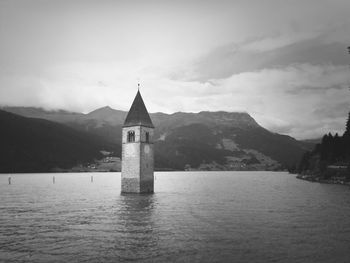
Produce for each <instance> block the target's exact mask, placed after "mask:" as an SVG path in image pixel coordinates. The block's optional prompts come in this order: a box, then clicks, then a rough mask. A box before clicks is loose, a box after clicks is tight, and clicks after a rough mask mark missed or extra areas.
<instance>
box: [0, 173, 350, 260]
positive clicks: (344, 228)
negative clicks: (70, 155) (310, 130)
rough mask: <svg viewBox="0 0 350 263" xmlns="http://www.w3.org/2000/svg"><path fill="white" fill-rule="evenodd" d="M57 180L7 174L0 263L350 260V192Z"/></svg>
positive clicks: (228, 178)
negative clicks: (128, 191)
mask: <svg viewBox="0 0 350 263" xmlns="http://www.w3.org/2000/svg"><path fill="white" fill-rule="evenodd" d="M91 175H93V176H94V178H93V179H94V181H93V183H92V182H91V181H90V177H91ZM52 176H53V175H52V174H18V175H12V184H11V185H8V181H7V180H8V179H7V178H8V176H7V175H0V198H1V199H0V261H1V262H124V261H134V262H138V261H140V262H350V189H349V187H346V186H339V185H322V184H317V183H310V182H306V181H300V180H297V179H295V177H294V176H293V175H288V174H286V173H271V172H173V173H156V181H155V191H156V193H155V194H153V195H120V173H98V174H91V173H90V174H85V173H83V174H55V179H56V180H55V181H56V182H55V184H53V182H52Z"/></svg>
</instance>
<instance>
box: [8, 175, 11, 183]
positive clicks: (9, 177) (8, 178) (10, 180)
mask: <svg viewBox="0 0 350 263" xmlns="http://www.w3.org/2000/svg"><path fill="white" fill-rule="evenodd" d="M8 180H9V184H11V176H9V178H8Z"/></svg>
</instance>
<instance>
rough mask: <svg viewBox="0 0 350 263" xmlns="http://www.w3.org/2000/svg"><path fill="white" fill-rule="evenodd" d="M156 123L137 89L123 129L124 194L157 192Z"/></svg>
mask: <svg viewBox="0 0 350 263" xmlns="http://www.w3.org/2000/svg"><path fill="white" fill-rule="evenodd" d="M153 132H154V126H153V123H152V120H151V118H150V116H149V114H148V112H147V109H146V106H145V104H144V102H143V99H142V97H141V94H140V91H139V90H138V91H137V94H136V97H135V99H134V102H133V103H132V106H131V108H130V110H129V112H128V115H127V117H126V119H125V122H124V125H123V131H122V133H123V134H122V169H121V170H122V175H121V191H122V193H153V191H154V175H153V170H154V167H153V166H154V152H153V151H154V149H153V147H154V146H153Z"/></svg>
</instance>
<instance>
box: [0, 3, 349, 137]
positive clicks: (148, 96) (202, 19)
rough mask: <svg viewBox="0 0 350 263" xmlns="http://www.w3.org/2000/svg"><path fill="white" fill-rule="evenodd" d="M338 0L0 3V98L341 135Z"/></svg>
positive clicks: (343, 70) (341, 7)
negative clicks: (237, 116)
mask: <svg viewBox="0 0 350 263" xmlns="http://www.w3.org/2000/svg"><path fill="white" fill-rule="evenodd" d="M349 10H350V1H348V0H303V1H301V0H264V1H261V0H252V1H250V0H244V1H243V0H242V1H241V0H237V1H236V0H231V1H220V0H215V1H205V0H202V1H191V0H186V1H183V0H177V1H168V0H162V1H150V0H142V1H141V0H140V1H134V0H128V1H118V0H96V1H91V0H84V1H83V0H22V1H20V0H0V105H3V106H34V107H43V108H45V109H49V110H55V109H64V110H69V111H76V112H84V113H87V112H90V111H92V110H95V109H97V108H99V107H104V106H107V105H109V106H110V107H112V108H114V109H120V110H128V109H129V107H130V105H131V103H132V101H133V98H134V96H135V95H136V92H137V83H138V82H139V83H140V84H141V94H142V96H143V98H144V101H145V103H146V106H147V108H148V111H149V112H165V113H173V112H177V111H183V112H200V111H221V110H222V111H243V112H248V113H249V114H250V115H251V116H252V117H253V118H255V119H256V121H257V122H258V123H259V124H260V125H262V126H263V127H265V128H267V129H269V130H271V131H273V132H277V133H282V134H287V135H290V136H293V137H295V138H297V139H309V138H317V137H321V136H322V135H323V134H325V133H328V132H333V133H335V132H338V133H340V134H342V133H343V132H344V128H345V122H346V119H347V115H348V112H349V111H350V90H349V86H350V67H349V64H350V55H349V54H348V53H347V46H350V15H349Z"/></svg>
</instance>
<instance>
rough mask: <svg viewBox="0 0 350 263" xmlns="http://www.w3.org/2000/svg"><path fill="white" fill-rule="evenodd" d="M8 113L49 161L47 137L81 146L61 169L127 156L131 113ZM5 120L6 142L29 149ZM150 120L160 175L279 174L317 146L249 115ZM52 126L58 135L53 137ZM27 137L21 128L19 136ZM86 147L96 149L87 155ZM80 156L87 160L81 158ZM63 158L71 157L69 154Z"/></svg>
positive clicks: (205, 113) (21, 110)
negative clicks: (124, 139) (32, 131)
mask: <svg viewBox="0 0 350 263" xmlns="http://www.w3.org/2000/svg"><path fill="white" fill-rule="evenodd" d="M2 111H3V112H2V113H3V114H4V111H6V112H10V113H12V115H11V118H15V117H14V116H18V117H16V118H17V119H16V122H18V123H22V124H23V125H24V126H26V125H27V126H28V123H33V125H36V127H37V131H36V132H37V133H36V136H37V137H36V138H37V142H36V143H35V145H36V146H35V147H37V148H36V149H35V151H36V152H42V155H43V156H46V155H50V156H51V155H52V153H53V152H55V149H54V148H52V145H51V146H50V147H49V146H48V147H47V148H45V147H42V145H41V143H40V138H41V137H42V136H44V137H45V136H46V137H47V136H51V137H52V136H56V137H52V138H51V137H49V138H46V141H47V142H49V141H50V140H54V141H57V140H58V141H60V140H63V141H64V140H70V141H71V142H72V141H74V142H75V141H77V142H80V144H79V145H80V146H77V145H74V148H75V149H77V152H76V154H77V155H75V156H71V155H69V154H67V155H66V157H67V158H64V159H65V161H64V162H58V163H54V165H55V166H58V167H68V166H72V165H73V164H75V165H76V164H79V163H82V162H88V161H91V160H92V159H95V160H96V159H98V158H101V154H100V151H99V150H108V151H111V152H113V156H116V157H120V155H121V151H120V149H121V147H120V145H121V129H122V125H123V122H124V120H125V117H126V114H127V112H125V111H120V110H115V109H112V108H110V107H108V106H107V107H103V108H100V109H97V110H95V111H92V112H90V113H88V114H83V113H76V112H68V111H63V110H58V111H47V110H44V109H41V108H34V107H2ZM19 115H20V116H21V117H20V116H19ZM0 117H1V118H0V121H1V122H2V123H3V124H2V125H1V127H7V129H9V131H8V132H9V133H8V134H7V135H5V134H3V136H2V138H6V136H8V137H9V138H7V139H5V140H9V139H11V140H12V141H13V143H14V142H16V141H17V144H18V145H16V147H15V149H19V150H20V149H21V148H22V146H23V145H25V143H24V142H23V140H24V139H23V140H18V139H16V138H17V137H16V138H15V137H13V136H14V135H13V134H15V133H11V132H10V130H11V129H15V127H12V126H11V127H8V126H9V125H8V121H9V120H8V118H9V117H7V118H5V117H3V116H0ZM150 117H151V119H152V121H153V124H154V126H155V127H156V129H155V167H156V169H158V170H184V169H205V170H278V169H283V168H286V167H290V166H293V165H295V164H297V163H298V162H299V160H300V158H301V156H302V155H303V153H304V152H305V151H306V150H309V149H311V148H312V147H313V146H314V144H313V143H312V142H305V141H298V140H295V139H294V138H292V137H290V136H287V135H280V134H277V133H273V132H270V131H268V130H266V129H265V128H263V127H261V126H260V125H259V124H258V123H257V122H256V121H255V120H254V119H253V118H252V117H251V116H250V115H249V114H248V113H243V112H224V111H218V112H208V111H203V112H199V113H185V112H177V113H173V114H165V113H153V114H150ZM39 124H40V125H42V128H40V127H41V126H40V125H39ZM38 125H39V126H40V127H39V126H38ZM29 126H30V125H29ZM48 126H50V129H51V131H55V132H54V133H52V132H51V133H50V132H48V128H47V127H48ZM62 131H64V132H62ZM27 132H28V131H27V130H26V129H23V128H19V129H18V130H17V131H16V134H17V133H18V135H16V136H20V134H21V133H27ZM58 135H59V136H60V137H58ZM11 137H12V138H11ZM77 138H79V139H80V140H77ZM27 139H28V140H29V138H27ZM48 145H49V144H48ZM33 146H34V145H33ZM62 147H63V145H62ZM71 147H73V145H70V144H69V143H67V144H65V145H64V147H63V148H65V149H66V150H67V152H68V153H72V150H71V149H72V148H71ZM84 147H85V148H86V147H88V148H89V147H90V148H89V150H84ZM80 151H82V152H84V153H86V154H82V155H79V154H78V153H79V152H80ZM61 153H62V154H63V155H65V154H64V151H63V150H62V152H61ZM87 153H89V154H87ZM55 154H56V153H55ZM56 157H57V156H56ZM56 157H55V155H53V156H52V157H50V160H46V159H45V158H43V159H42V156H41V155H38V156H37V158H38V159H39V160H40V163H45V162H50V161H51V163H52V162H53V161H52V160H54V159H55V158H56ZM79 157H81V158H79ZM21 158H23V157H21ZM57 158H58V157H57ZM58 159H61V157H59V158H58ZM69 160H71V161H69ZM52 166H53V165H43V169H44V170H45V169H46V170H48V169H51V168H52ZM29 170H30V169H29Z"/></svg>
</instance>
